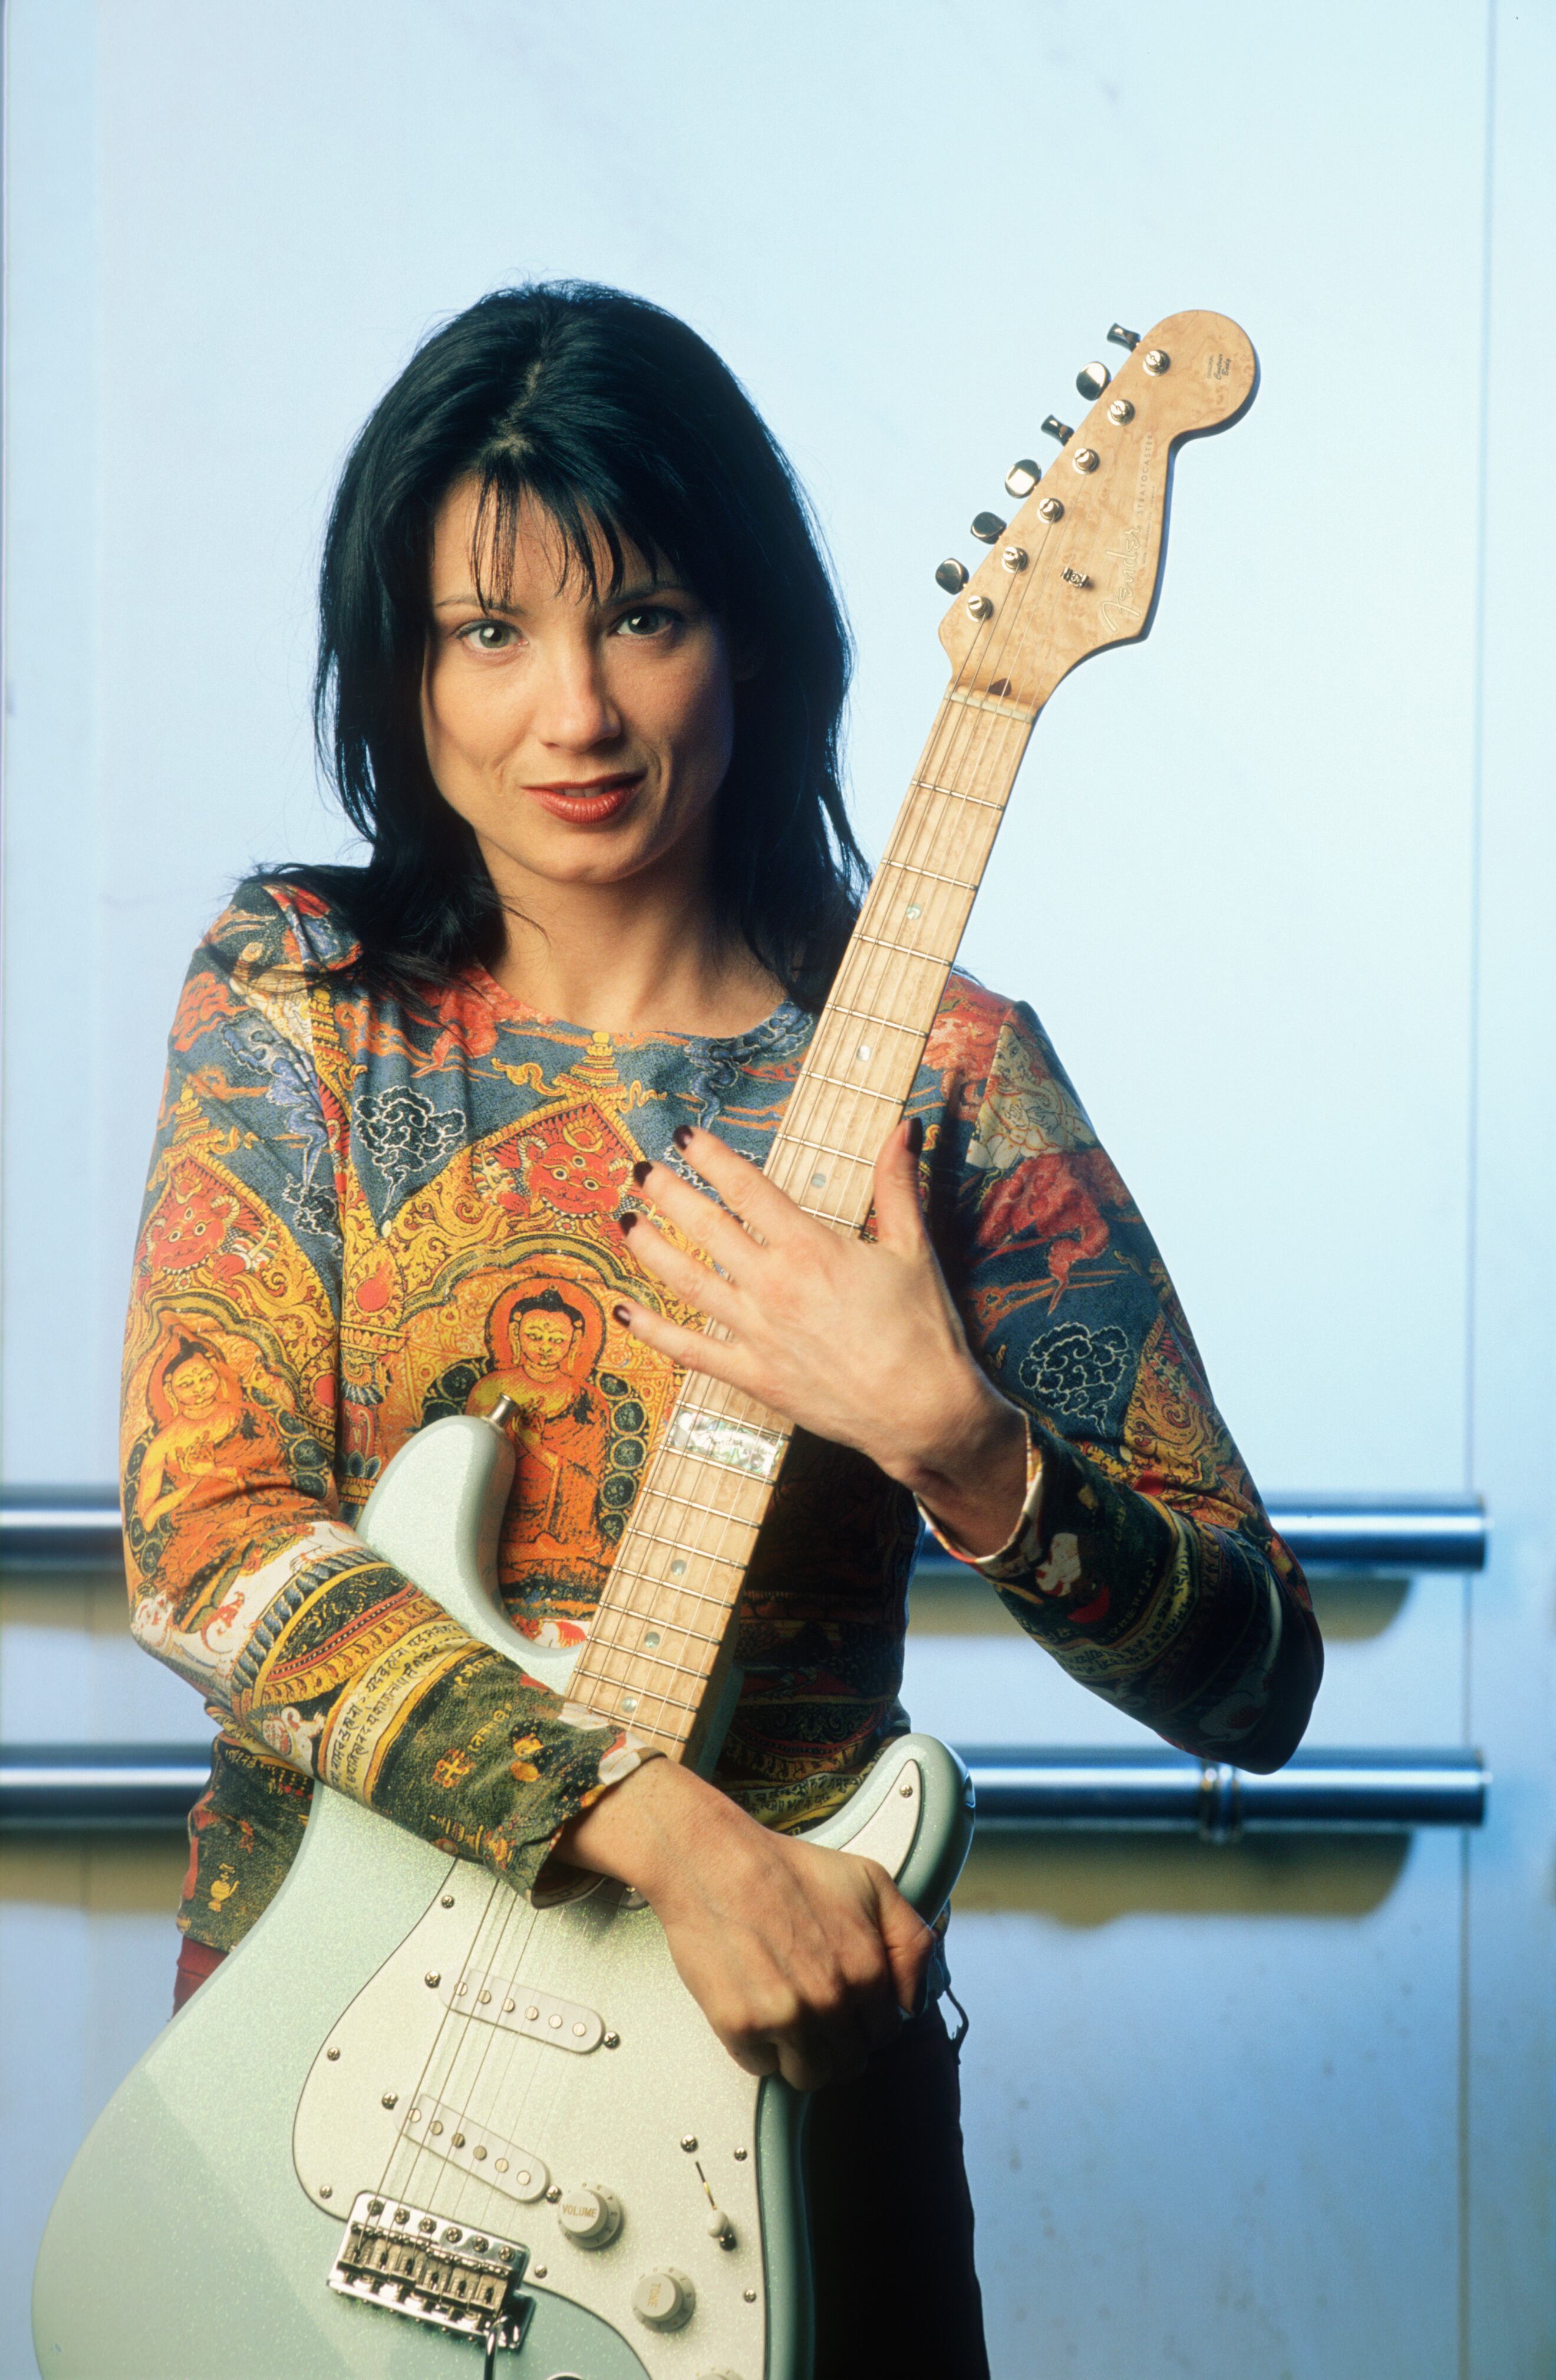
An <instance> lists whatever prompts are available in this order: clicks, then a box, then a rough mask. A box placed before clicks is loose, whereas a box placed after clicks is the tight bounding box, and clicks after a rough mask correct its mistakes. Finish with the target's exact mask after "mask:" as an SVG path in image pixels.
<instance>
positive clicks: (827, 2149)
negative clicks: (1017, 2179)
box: [805, 2005, 989, 2380]
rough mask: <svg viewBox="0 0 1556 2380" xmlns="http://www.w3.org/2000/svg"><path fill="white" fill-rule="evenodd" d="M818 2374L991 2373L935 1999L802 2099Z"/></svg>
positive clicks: (949, 2048) (958, 2100) (948, 2378)
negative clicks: (871, 2052)
mask: <svg viewBox="0 0 1556 2380" xmlns="http://www.w3.org/2000/svg"><path fill="white" fill-rule="evenodd" d="M805 2154H806V2188H807V2192H808V2200H809V2214H810V2244H811V2254H812V2260H813V2264H814V2268H815V2278H816V2375H815V2380H876V2375H877V2374H879V2375H881V2380H885V2375H886V2374H890V2375H891V2380H989V2357H988V2352H987V2350H986V2349H985V2347H984V2343H983V2300H982V2297H981V2295H980V2293H979V2286H978V2273H977V2270H976V2268H975V2266H974V2264H973V2210H972V2198H971V2195H970V2193H969V2192H968V2190H967V2177H966V2168H965V2167H964V2165H963V2161H962V2094H961V2084H960V2078H959V2076H958V2072H957V2062H956V2045H954V2044H953V2042H952V2039H951V2036H950V2034H948V2033H947V2031H946V2029H945V2020H944V2019H943V2017H942V2015H941V2012H940V2009H939V2007H938V2005H937V2006H935V2007H932V2008H930V2009H928V2010H925V2012H924V2014H923V2015H922V2016H921V2017H916V2018H914V2020H913V2021H912V2022H911V2023H909V2024H905V2025H904V2027H903V2029H902V2032H901V2034H899V2035H898V2037H897V2039H896V2040H895V2041H893V2043H892V2044H891V2045H890V2046H889V2047H887V2048H885V2049H881V2050H877V2052H876V2054H875V2056H874V2057H873V2058H871V2059H870V2062H869V2065H868V2066H867V2067H866V2069H865V2070H864V2072H863V2074H862V2075H861V2076H860V2077H859V2079H858V2081H857V2083H833V2084H831V2085H830V2086H829V2087H828V2088H827V2089H826V2090H824V2091H818V2092H816V2093H815V2094H814V2095H813V2096H812V2098H811V2102H810V2115H809V2122H808V2131H807V2139H806V2152H805Z"/></svg>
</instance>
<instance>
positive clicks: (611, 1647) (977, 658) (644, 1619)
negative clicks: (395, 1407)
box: [590, 528, 1052, 1728]
mask: <svg viewBox="0 0 1556 2380" xmlns="http://www.w3.org/2000/svg"><path fill="white" fill-rule="evenodd" d="M1051 535H1052V530H1051V529H1046V528H1045V530H1044V532H1043V533H1042V541H1041V544H1040V545H1039V553H1038V556H1037V560H1038V562H1039V564H1040V561H1041V558H1042V554H1043V552H1044V551H1045V550H1046V546H1047V543H1048V541H1049V538H1050V537H1051ZM1029 568H1030V565H1029ZM1037 584H1038V574H1037V572H1036V570H1033V571H1032V574H1031V576H1029V577H1028V576H1027V574H1023V577H1022V582H1021V583H1020V584H1019V585H1018V586H1017V588H1016V589H1015V590H1014V591H1015V596H1016V600H1015V603H1014V604H1008V605H1006V606H1004V607H1003V611H1002V613H1001V615H1000V621H999V627H1000V630H1001V632H1002V633H1001V634H1000V635H999V636H998V637H997V638H996V637H995V636H994V635H993V634H992V633H991V635H990V636H989V637H988V638H987V639H986V640H984V641H983V642H982V645H981V648H980V644H979V639H978V638H976V637H975V639H974V640H973V643H972V645H971V646H970V647H969V650H968V652H967V655H966V658H965V660H964V662H963V664H962V666H961V668H960V669H959V670H958V671H957V672H956V673H955V674H954V677H953V680H952V684H951V686H950V688H948V697H949V696H953V695H955V694H957V693H960V692H963V691H965V690H966V679H967V677H968V675H969V674H973V675H981V674H982V673H983V671H984V670H985V669H986V668H990V669H991V672H992V682H993V683H995V684H998V683H999V679H1000V676H1001V675H1002V674H1003V673H1002V672H1001V670H1000V667H999V664H1000V662H1003V660H1004V659H1005V657H1006V654H1007V651H1008V648H1009V643H1010V639H1011V637H1013V635H1014V634H1015V628H1016V625H1018V622H1019V619H1020V615H1021V613H1023V612H1024V611H1025V609H1026V607H1027V601H1028V599H1029V596H1030V594H1031V591H1032V590H1033V589H1034V588H1035V587H1036V585H1037ZM951 709H952V705H951V703H950V702H949V700H948V699H947V698H942V703H941V706H940V710H939V712H938V714H937V718H936V722H935V725H934V727H933V728H932V730H931V733H930V738H929V740H928V743H927V745H926V747H925V752H924V755H923V758H922V759H921V760H920V762H919V764H918V770H917V771H916V773H915V777H914V780H913V782H912V784H911V785H910V789H909V790H910V797H911V795H913V794H918V795H921V796H927V798H922V799H920V801H919V802H918V806H917V812H916V815H915V817H914V819H913V823H912V826H911V828H910V831H909V836H908V840H907V846H906V851H899V849H898V848H897V837H896V834H895V833H893V840H892V843H891V844H889V845H888V850H887V854H886V856H884V857H883V859H882V861H881V867H880V868H879V869H878V870H877V874H876V880H875V882H874V883H873V884H872V886H871V888H870V892H869V895H867V900H866V903H865V905H864V909H863V910H862V911H861V923H862V922H863V918H864V916H865V915H866V914H867V913H868V911H869V908H870V905H871V903H872V901H873V900H875V899H876V896H877V895H880V896H881V897H880V899H879V903H878V905H881V906H884V905H886V903H887V901H888V900H889V899H890V898H891V897H892V896H890V895H888V894H884V893H882V892H881V885H882V880H883V879H884V877H885V874H886V871H887V869H888V868H891V869H893V870H895V871H896V872H897V873H899V874H900V875H902V876H904V877H908V878H911V877H915V876H917V877H919V878H920V879H923V878H925V877H930V878H933V879H934V880H936V881H937V882H938V884H939V885H940V886H941V887H942V891H941V892H940V893H938V894H936V893H929V896H928V899H927V900H926V903H925V907H926V908H930V907H931V905H932V907H933V909H934V910H935V911H939V910H941V909H942V907H945V908H949V907H951V906H952V905H954V902H955V900H956V899H957V897H958V896H959V895H960V894H961V893H962V892H964V890H966V892H968V893H969V894H971V895H976V891H977V883H975V884H973V885H972V886H965V884H964V880H961V879H955V880H951V879H949V878H947V877H945V876H944V875H942V874H941V872H940V871H937V870H933V869H930V868H929V866H928V855H929V854H930V853H934V854H935V856H940V853H939V849H938V846H939V844H940V843H941V841H942V837H944V836H945V835H946V832H947V829H948V827H949V826H950V824H951V823H952V821H953V820H954V818H955V812H954V811H951V812H950V814H949V816H948V815H947V813H946V800H947V798H949V799H950V800H952V801H955V802H962V803H965V801H966V797H967V796H966V790H965V789H964V788H962V787H959V786H958V785H957V784H956V783H955V782H954V781H955V779H956V778H957V777H958V776H959V775H961V773H962V771H963V770H964V769H965V768H966V765H967V762H968V761H969V759H970V760H971V761H972V763H973V766H974V770H975V771H977V770H978V769H979V768H980V767H981V765H982V764H983V762H985V761H986V760H987V759H988V757H989V754H990V751H991V747H992V746H993V744H994V743H995V740H996V738H997V736H999V735H1001V734H1003V731H1004V730H1005V729H1006V728H1009V727H1018V728H1020V729H1021V730H1022V731H1023V747H1024V746H1025V740H1026V736H1027V735H1029V733H1030V729H1031V724H1032V721H1031V719H1028V718H1025V717H1024V716H1022V715H1021V714H1020V713H1015V714H1014V715H1002V714H999V713H995V712H992V711H986V710H972V707H971V706H970V705H966V704H958V705H956V706H955V707H954V710H953V715H952V717H951V718H950V719H949V720H947V718H946V712H947V710H951ZM957 711H959V712H960V713H961V716H960V717H959V718H958V717H957V716H956V715H955V713H956V712H957ZM959 731H960V734H959ZM958 740H960V742H961V745H962V747H963V748H962V749H961V750H960V751H957V749H956V748H955V747H956V745H957V743H958ZM1019 757H1020V756H1019V755H1018V756H1017V766H1019ZM1010 776H1011V783H1014V778H1015V771H1014V770H1013V771H1011V772H1010ZM926 779H927V780H928V781H929V782H928V783H926ZM1008 792H1009V787H1008V786H1007V792H1006V796H1005V799H1008ZM991 807H996V806H995V805H991ZM997 807H998V810H999V813H1000V818H1003V810H1004V807H1005V800H1002V801H1001V803H1000V804H999V805H997ZM999 822H1000V820H999V819H996V820H995V821H994V828H995V832H997V828H998V824H999ZM992 840H993V836H992V834H991V837H990V845H991V846H992ZM988 858H989V853H988V852H985V854H984V856H983V859H982V861H981V863H980V865H979V877H978V880H977V881H978V883H980V882H981V880H982V876H983V874H984V872H985V870H986V868H987V866H988ZM898 889H899V891H900V890H901V889H903V888H901V887H899V888H898ZM925 890H926V892H928V885H927V884H926V886H925ZM948 896H949V897H948ZM967 906H968V907H969V908H970V906H971V899H970V898H969V899H968V902H967ZM929 922H930V924H931V935H930V937H927V938H932V939H940V940H943V939H948V935H947V932H946V929H947V927H948V925H949V922H950V921H949V919H948V918H945V917H942V916H938V915H936V916H933V917H932V918H931V920H930V921H929ZM963 923H964V925H965V918H964V921H963ZM959 939H960V934H959V933H958V940H959ZM853 947H854V948H857V947H858V945H857V944H855V945H853ZM850 955H851V952H850V953H845V966H846V964H847V959H848V957H849V956H850ZM933 964H935V965H942V964H944V965H952V964H954V952H953V953H952V954H951V957H950V959H948V960H946V961H943V962H942V960H941V959H940V958H939V956H938V955H937V956H936V958H935V959H934V961H933ZM842 973H843V969H840V975H841V974H842ZM867 979H868V978H867ZM835 989H836V987H835V986H834V990H835ZM866 1004H867V1006H871V1005H873V993H872V994H871V996H870V998H869V1000H868V1001H867V1002H866ZM937 1005H938V1001H937ZM882 1021H883V1022H888V1020H882ZM827 1029H828V1019H827V1014H826V1011H825V1010H823V1013H822V1016H821V1020H820V1021H819V1025H818V1030H817V1034H816V1037H815V1039H814V1041H813V1042H812V1045H811V1050H810V1051H809V1053H808V1060H812V1059H814V1057H815V1056H816V1054H817V1050H818V1049H819V1047H821V1045H822V1044H823V1042H824V1038H825V1036H826V1033H827ZM806 1079H808V1080H811V1081H813V1080H814V1077H808V1078H806ZM796 1088H797V1086H796ZM859 1089H865V1090H867V1091H868V1090H869V1086H868V1085H859V1086H855V1085H845V1084H843V1083H842V1082H837V1083H836V1084H835V1087H833V1088H832V1090H831V1095H830V1097H828V1098H827V1099H826V1100H825V1107H824V1110H823V1113H822V1117H821V1121H820V1122H818V1121H817V1120H815V1119H814V1118H812V1119H810V1120H809V1128H808V1130H807V1129H805V1128H803V1126H804V1122H805V1120H802V1125H801V1128H799V1129H795V1128H793V1127H792V1124H791V1117H790V1116H786V1117H785V1119H784V1126H783V1127H781V1132H780V1147H779V1150H778V1151H777V1152H775V1153H777V1154H779V1155H780V1157H781V1158H782V1157H787V1156H791V1155H792V1158H793V1160H794V1163H793V1166H792V1167H791V1169H790V1170H796V1169H797V1167H798V1166H799V1165H801V1164H803V1163H804V1162H805V1161H806V1156H807V1152H812V1153H815V1152H818V1151H819V1149H820V1147H821V1146H823V1145H824V1144H826V1143H828V1142H835V1140H836V1139H837V1138H840V1137H843V1136H844V1135H842V1134H840V1133H839V1132H838V1130H837V1116H838V1111H839V1110H840V1108H841V1107H842V1103H843V1101H844V1100H845V1099H849V1098H852V1097H853V1096H854V1095H855V1094H856V1093H857V1090H859ZM878 1096H881V1097H884V1096H886V1095H885V1094H880V1095H878ZM810 1103H811V1106H812V1109H815V1108H816V1107H817V1106H818V1105H819V1104H820V1102H818V1101H817V1100H816V1099H815V1098H814V1096H813V1095H810ZM792 1106H793V1102H791V1116H792ZM834 1153H835V1155H836V1156H837V1157H838V1158H839V1159H840V1160H842V1161H844V1162H846V1163H852V1164H857V1165H861V1166H862V1165H865V1164H868V1163H869V1161H870V1160H868V1159H865V1158H862V1157H859V1156H856V1155H855V1154H854V1153H853V1152H850V1151H842V1150H838V1151H835V1152H834ZM782 1170H783V1168H782V1166H780V1167H775V1168H774V1169H773V1171H772V1174H771V1175H770V1178H772V1179H774V1180H776V1179H777V1177H778V1175H779V1173H780V1172H781V1171H782ZM779 1186H784V1185H783V1184H782V1183H780V1184H779ZM802 1203H803V1202H802ZM705 1378H707V1379H708V1383H709V1385H708V1389H707V1390H706V1391H704V1392H702V1393H701V1396H700V1400H699V1401H700V1402H701V1403H703V1404H704V1406H705V1407H706V1406H707V1405H709V1404H710V1403H713V1402H714V1401H717V1402H718V1403H722V1404H723V1409H724V1413H725V1415H727V1414H728V1412H729V1396H730V1393H731V1391H730V1389H729V1385H728V1384H727V1383H724V1382H720V1381H716V1380H714V1379H713V1378H711V1376H705ZM721 1392H722V1394H721ZM734 1393H735V1394H736V1395H738V1394H739V1393H740V1392H739V1391H735V1392H734ZM678 1409H679V1401H678V1403H677V1410H678ZM681 1460H682V1461H685V1460H687V1458H686V1457H684V1456H683V1457H682V1458H681ZM661 1467H662V1466H661V1464H660V1463H658V1462H656V1463H655V1464H654V1466H653V1467H652V1469H651V1470H650V1475H649V1476H648V1477H646V1478H645V1481H644V1491H645V1503H647V1502H648V1501H650V1500H651V1498H652V1495H653V1493H654V1491H655V1490H656V1489H658V1488H661V1482H660V1480H659V1478H658V1472H659V1470H660V1468H661ZM642 1511H643V1507H639V1515H635V1518H638V1517H639V1516H640V1514H641V1512H642ZM734 1517H735V1516H729V1515H722V1516H718V1518H719V1520H720V1531H719V1535H720V1537H721V1538H723V1536H725V1535H726V1533H727V1529H728V1527H729V1526H730V1525H731V1524H732V1519H733V1518H734ZM741 1525H743V1526H749V1524H748V1523H745V1522H742V1523H741ZM624 1550H626V1549H624ZM688 1550H695V1551H697V1552H699V1553H702V1554H707V1555H711V1558H712V1559H714V1560H717V1559H718V1553H717V1551H715V1549H714V1548H708V1547H706V1546H705V1545H702V1544H700V1543H699V1545H698V1546H697V1547H696V1548H689V1549H688ZM629 1560H630V1555H629ZM625 1584H626V1585H627V1587H628V1589H629V1594H628V1597H627V1598H626V1600H624V1601H617V1600H614V1599H613V1600H611V1601H609V1602H608V1603H607V1607H606V1610H605V1612H604V1613H603V1614H602V1618H603V1620H604V1621H605V1626H604V1628H603V1629H597V1630H594V1631H591V1632H590V1647H591V1648H592V1647H595V1646H598V1648H599V1650H600V1652H601V1654H602V1656H605V1655H608V1654H609V1653H611V1652H613V1651H620V1652H621V1653H622V1654H623V1657H624V1658H626V1659H627V1660H628V1661H630V1660H631V1659H632V1658H634V1654H635V1652H636V1650H637V1649H638V1648H636V1647H633V1646H627V1645H623V1643H622V1630H623V1628H624V1627H625V1626H626V1623H627V1621H632V1620H636V1621H639V1622H640V1624H641V1626H642V1627H643V1628H644V1629H645V1630H646V1629H647V1628H648V1627H649V1626H650V1614H644V1613H639V1612H638V1611H637V1610H636V1609H634V1608H633V1598H632V1597H631V1596H630V1589H631V1587H633V1586H634V1585H639V1584H647V1585H650V1587H651V1588H652V1587H658V1586H660V1585H663V1582H662V1581H660V1580H658V1579H656V1578H655V1577H654V1576H653V1575H652V1574H651V1573H645V1572H643V1571H642V1570H640V1569H638V1567H637V1566H636V1565H634V1566H633V1567H632V1568H629V1569H628V1570H627V1571H626V1577H625ZM652 1600H654V1598H652V1597H650V1601H652ZM727 1608H728V1607H727V1606H726V1609H727ZM658 1616H659V1615H658V1614H657V1613H654V1614H652V1615H651V1617H652V1618H656V1619H657V1618H658ZM665 1624H667V1625H669V1626H671V1627H672V1628H673V1627H674V1622H670V1621H667V1622H666V1623H665ZM639 1643H640V1640H639ZM603 1667H604V1664H603V1660H602V1671H603ZM600 1682H601V1684H602V1686H612V1685H614V1687H615V1690H616V1694H617V1695H618V1697H619V1696H620V1695H621V1694H624V1693H625V1692H626V1691H627V1690H628V1689H629V1687H630V1685H631V1683H632V1682H631V1680H622V1681H613V1680H611V1679H610V1678H609V1677H608V1676H606V1675H603V1674H602V1675H601V1677H600ZM645 1701H646V1702H648V1703H650V1704H655V1703H657V1704H658V1706H659V1708H660V1710H661V1712H662V1714H663V1713H664V1712H665V1711H667V1710H668V1709H669V1708H670V1707H671V1704H672V1697H670V1696H669V1694H655V1693H654V1691H653V1689H652V1688H648V1689H646V1690H644V1691H642V1692H640V1693H639V1694H638V1697H637V1700H636V1702H635V1704H634V1706H633V1708H632V1710H631V1711H630V1713H626V1714H622V1715H624V1716H628V1717H630V1718H633V1719H634V1720H636V1721H637V1723H638V1726H639V1727H644V1726H645V1725H646V1722H645V1721H644V1720H643V1718H641V1717H640V1714H641V1712H642V1707H643V1704H644V1703H645ZM673 1726H674V1722H672V1728H673Z"/></svg>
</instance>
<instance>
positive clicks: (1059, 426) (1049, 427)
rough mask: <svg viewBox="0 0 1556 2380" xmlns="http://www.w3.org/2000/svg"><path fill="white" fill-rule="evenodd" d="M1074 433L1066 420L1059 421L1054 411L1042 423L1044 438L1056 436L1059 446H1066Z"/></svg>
mask: <svg viewBox="0 0 1556 2380" xmlns="http://www.w3.org/2000/svg"><path fill="white" fill-rule="evenodd" d="M1075 434H1076V433H1075V431H1073V430H1072V429H1071V427H1070V425H1069V423H1068V422H1067V421H1061V420H1060V419H1059V416H1058V415H1057V414H1056V413H1051V414H1050V415H1049V417H1048V419H1047V420H1046V421H1045V422H1044V423H1043V436H1044V437H1045V438H1057V439H1058V441H1059V443H1060V444H1061V446H1067V445H1068V444H1069V443H1070V441H1071V439H1072V438H1073V437H1074V436H1075Z"/></svg>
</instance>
